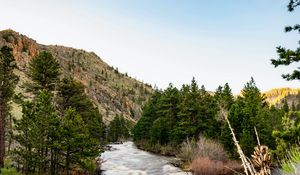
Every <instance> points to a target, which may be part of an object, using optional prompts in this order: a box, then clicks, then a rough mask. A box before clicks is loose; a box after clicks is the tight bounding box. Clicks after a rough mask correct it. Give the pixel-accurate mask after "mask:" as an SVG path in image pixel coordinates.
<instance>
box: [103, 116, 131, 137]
mask: <svg viewBox="0 0 300 175" xmlns="http://www.w3.org/2000/svg"><path fill="white" fill-rule="evenodd" d="M130 129H131V126H130V123H129V121H127V120H126V119H125V118H124V117H123V116H118V115H117V116H116V117H115V118H114V119H113V120H112V121H111V122H110V124H109V125H108V137H107V139H108V141H109V142H117V141H121V140H126V139H128V138H129V137H130Z"/></svg>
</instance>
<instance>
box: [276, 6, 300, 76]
mask: <svg viewBox="0 0 300 175" xmlns="http://www.w3.org/2000/svg"><path fill="white" fill-rule="evenodd" d="M299 5H300V1H299V0H290V2H289V4H288V6H287V7H288V11H290V12H292V11H294V10H295V8H296V7H298V6H299ZM291 31H297V32H299V31H300V25H299V24H295V25H294V26H287V27H285V32H291ZM277 54H278V57H279V58H277V59H271V63H272V64H273V65H274V66H275V67H278V66H281V65H284V66H287V65H290V64H292V63H295V62H299V61H300V59H299V58H300V47H298V48H297V49H295V50H291V49H286V48H284V47H282V46H278V47H277ZM282 77H283V78H284V79H286V80H299V79H300V71H299V68H298V69H296V70H294V71H293V72H292V73H290V74H283V75H282Z"/></svg>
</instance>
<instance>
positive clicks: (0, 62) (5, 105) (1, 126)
mask: <svg viewBox="0 0 300 175" xmlns="http://www.w3.org/2000/svg"><path fill="white" fill-rule="evenodd" d="M15 68H17V65H16V62H15V59H14V56H13V54H12V49H11V48H9V47H7V46H3V47H2V48H1V49H0V167H3V166H4V155H5V136H6V132H5V125H6V124H5V123H6V122H5V120H6V117H7V116H8V115H9V112H10V105H9V101H10V100H11V99H12V97H13V94H14V89H15V87H16V84H17V82H18V77H17V76H16V75H15V73H14V72H13V70H14V69H15Z"/></svg>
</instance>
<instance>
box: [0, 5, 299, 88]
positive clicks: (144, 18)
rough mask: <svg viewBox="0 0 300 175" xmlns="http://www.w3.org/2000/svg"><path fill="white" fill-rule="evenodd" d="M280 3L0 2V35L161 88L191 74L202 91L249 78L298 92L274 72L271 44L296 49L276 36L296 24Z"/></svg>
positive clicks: (239, 84) (290, 39)
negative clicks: (97, 62)
mask: <svg viewBox="0 0 300 175" xmlns="http://www.w3.org/2000/svg"><path fill="white" fill-rule="evenodd" d="M287 3H288V1H287V0H249V1H244V0H209V1H208V0H147V1H146V0H106V1H104V0H81V1H79V0H43V1H41V0H26V1H24V0H0V4H1V6H0V29H1V30H2V29H7V28H11V29H13V30H16V31H18V32H20V33H23V34H25V35H27V36H29V37H31V38H33V39H35V40H37V41H38V42H39V43H43V44H58V45H65V46H70V47H75V48H80V49H85V50H88V51H94V52H95V53H96V54H98V55H99V56H100V57H101V58H102V59H103V60H104V61H106V62H107V63H109V64H111V65H113V66H114V67H118V68H119V70H120V71H121V72H128V73H129V75H131V76H133V77H136V78H137V79H139V80H143V81H144V82H147V83H150V84H152V85H154V84H156V85H157V86H158V87H159V88H165V87H167V85H168V84H169V83H170V82H172V83H173V84H174V85H176V86H178V87H180V86H181V85H182V84H183V83H189V82H190V80H191V79H192V77H193V76H194V77H195V78H196V80H197V81H198V83H199V84H204V85H205V87H206V88H207V89H208V90H214V89H216V88H217V86H218V85H221V84H224V83H226V82H228V83H229V84H230V86H231V87H232V89H233V91H234V93H238V92H239V91H240V90H241V89H242V88H243V86H244V84H245V83H246V82H247V81H248V80H250V77H251V76H253V77H254V79H255V80H256V82H257V85H258V87H259V88H260V89H261V90H262V91H265V90H268V89H271V88H275V87H299V81H294V82H286V81H285V80H283V79H282V78H281V74H282V73H286V72H289V71H290V70H292V68H295V67H297V65H293V66H292V67H288V69H286V68H277V69H274V68H273V66H272V65H271V64H270V59H271V58H276V52H275V51H276V49H275V48H276V46H279V45H282V46H286V47H289V48H296V47H297V42H298V39H299V35H298V34H296V33H294V34H292V33H289V34H286V33H284V32H283V29H284V26H286V25H290V24H291V25H292V24H295V23H297V22H299V23H300V21H299V16H300V13H299V12H300V9H299V10H298V11H296V12H294V13H289V12H287V8H286V5H287Z"/></svg>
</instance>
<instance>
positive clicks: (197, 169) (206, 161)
mask: <svg viewBox="0 0 300 175" xmlns="http://www.w3.org/2000/svg"><path fill="white" fill-rule="evenodd" d="M190 170H191V171H192V173H193V175H231V174H234V172H242V170H243V167H242V166H241V164H239V163H238V162H234V161H230V162H226V163H224V162H222V161H218V160H211V159H210V158H209V157H198V158H196V159H194V160H193V161H192V163H191V165H190Z"/></svg>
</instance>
